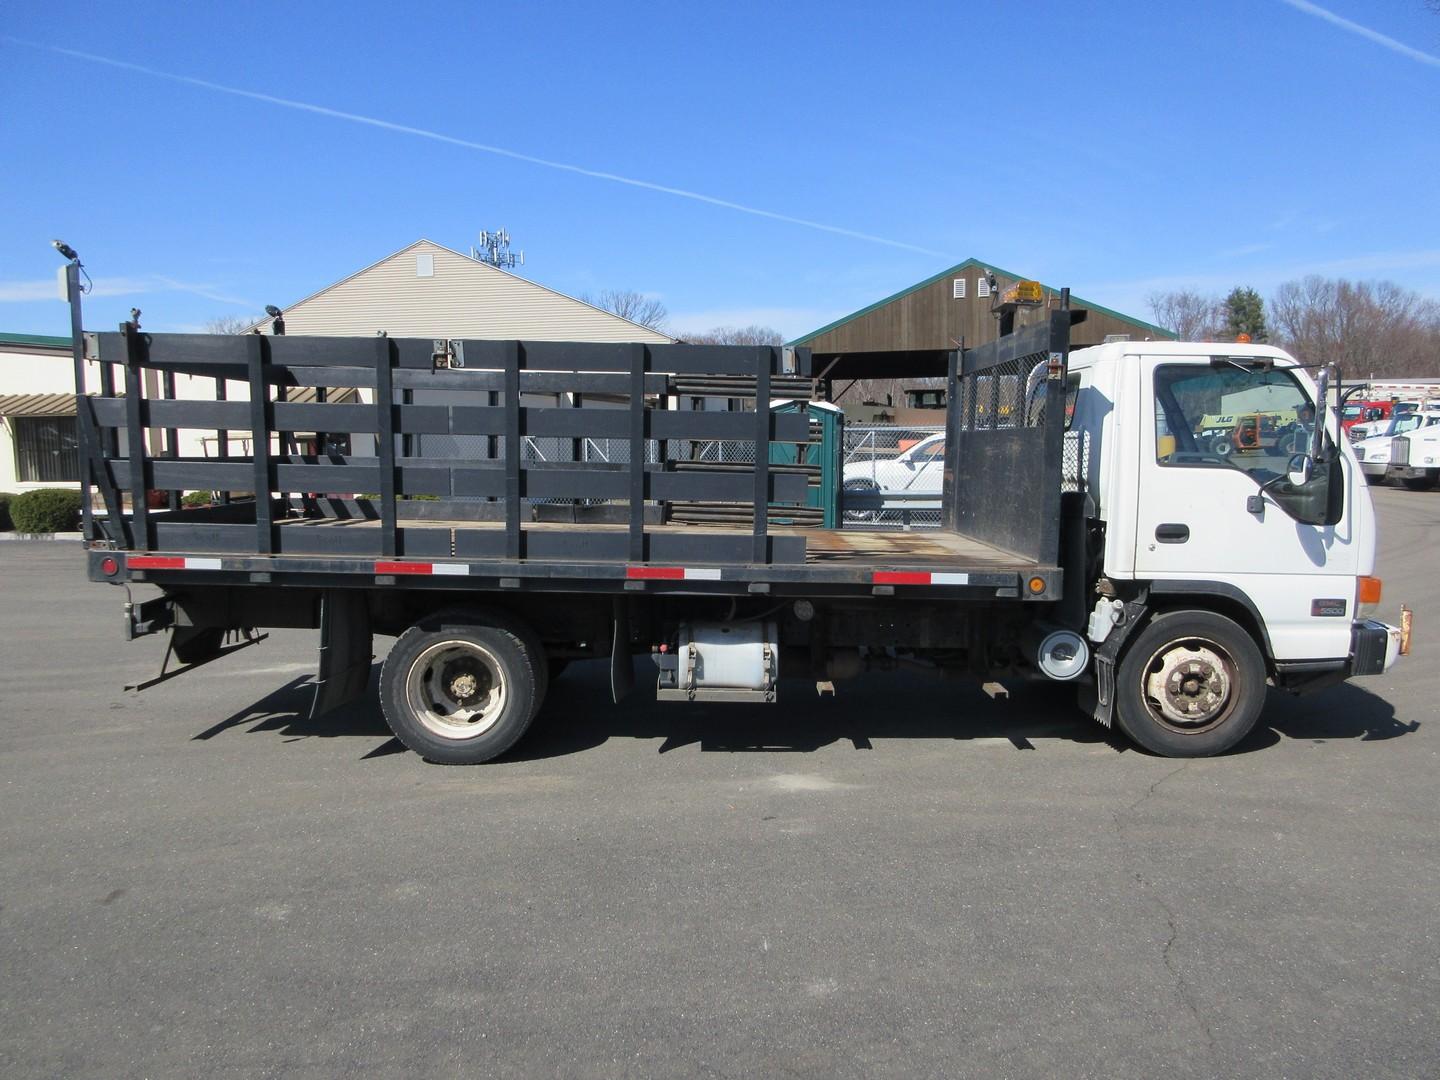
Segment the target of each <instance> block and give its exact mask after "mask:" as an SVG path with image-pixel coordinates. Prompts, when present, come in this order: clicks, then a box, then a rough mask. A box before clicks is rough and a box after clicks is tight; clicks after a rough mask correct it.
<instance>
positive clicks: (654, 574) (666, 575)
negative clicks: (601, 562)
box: [625, 566, 720, 581]
mask: <svg viewBox="0 0 1440 1080" xmlns="http://www.w3.org/2000/svg"><path fill="white" fill-rule="evenodd" d="M625 576H626V577H627V578H629V579H630V580H631V581H719V580H720V571H719V570H717V569H715V568H713V567H706V566H627V567H626V568H625Z"/></svg>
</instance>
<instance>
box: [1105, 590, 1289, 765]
mask: <svg viewBox="0 0 1440 1080" xmlns="http://www.w3.org/2000/svg"><path fill="white" fill-rule="evenodd" d="M1117 683H1118V685H1117V686H1116V697H1115V705H1116V709H1115V720H1116V723H1118V724H1119V726H1120V729H1121V730H1122V731H1123V732H1125V734H1126V735H1128V736H1129V737H1130V738H1131V739H1133V740H1134V741H1135V742H1137V743H1139V744H1140V745H1141V746H1143V747H1144V748H1145V749H1147V750H1151V751H1153V752H1154V753H1157V754H1163V755H1165V756H1166V757H1209V756H1210V755H1212V754H1219V753H1223V752H1224V751H1226V750H1228V749H1230V748H1231V747H1232V746H1234V745H1235V744H1236V743H1238V742H1239V741H1240V740H1241V739H1243V738H1244V737H1245V736H1246V735H1248V734H1250V729H1251V728H1253V727H1254V726H1255V721H1256V720H1257V719H1259V717H1260V710H1261V708H1262V707H1263V706H1264V704H1265V660H1264V658H1263V657H1262V656H1261V655H1260V650H1259V648H1258V647H1257V646H1256V644H1255V640H1254V639H1253V638H1252V637H1251V636H1250V635H1249V634H1248V633H1246V631H1245V630H1244V629H1243V628H1242V627H1241V626H1240V625H1239V624H1237V623H1236V622H1235V621H1234V620H1232V619H1227V618H1226V617H1225V616H1223V615H1217V614H1215V613H1214V612H1212V611H1171V612H1166V613H1164V614H1161V615H1157V616H1156V617H1155V618H1154V619H1152V620H1151V621H1150V625H1148V626H1147V627H1146V628H1145V629H1144V630H1142V631H1141V632H1140V635H1139V636H1138V637H1137V638H1136V639H1135V640H1134V641H1133V642H1131V644H1130V647H1129V649H1128V650H1127V652H1126V654H1125V658H1124V659H1123V660H1122V661H1121V662H1120V669H1119V671H1118V672H1117Z"/></svg>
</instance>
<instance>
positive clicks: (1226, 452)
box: [1210, 435, 1235, 457]
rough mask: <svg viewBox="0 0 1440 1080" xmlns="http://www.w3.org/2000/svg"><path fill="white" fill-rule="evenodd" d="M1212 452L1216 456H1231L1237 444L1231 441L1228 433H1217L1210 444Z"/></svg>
mask: <svg viewBox="0 0 1440 1080" xmlns="http://www.w3.org/2000/svg"><path fill="white" fill-rule="evenodd" d="M1210 452H1211V453H1212V454H1214V455H1215V456H1216V457H1229V456H1230V455H1231V454H1232V453H1234V452H1235V444H1234V443H1233V442H1231V441H1230V437H1229V436H1228V435H1217V436H1216V437H1215V441H1214V442H1213V443H1211V444H1210Z"/></svg>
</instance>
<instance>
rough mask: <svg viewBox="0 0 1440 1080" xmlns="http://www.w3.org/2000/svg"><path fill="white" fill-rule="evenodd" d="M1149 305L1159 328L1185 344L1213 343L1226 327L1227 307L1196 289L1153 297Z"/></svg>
mask: <svg viewBox="0 0 1440 1080" xmlns="http://www.w3.org/2000/svg"><path fill="white" fill-rule="evenodd" d="M1146 303H1147V304H1149V305H1150V313H1151V316H1152V317H1153V318H1154V320H1155V322H1156V325H1158V326H1163V327H1164V328H1165V329H1166V330H1169V331H1170V332H1171V333H1172V334H1174V335H1175V336H1176V337H1177V338H1179V339H1180V340H1181V341H1213V340H1215V339H1216V338H1217V337H1219V336H1220V333H1221V327H1223V326H1224V325H1225V305H1224V303H1223V302H1222V301H1221V300H1220V298H1219V297H1216V296H1203V295H1201V294H1200V293H1198V292H1195V291H1194V290H1192V289H1179V290H1177V291H1175V292H1163V293H1162V292H1157V293H1151V294H1150V295H1149V296H1148V297H1147V298H1146Z"/></svg>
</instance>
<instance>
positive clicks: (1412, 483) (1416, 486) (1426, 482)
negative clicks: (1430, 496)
mask: <svg viewBox="0 0 1440 1080" xmlns="http://www.w3.org/2000/svg"><path fill="white" fill-rule="evenodd" d="M1436 479H1437V474H1436V473H1434V472H1429V473H1426V474H1425V475H1424V476H1413V477H1410V478H1408V479H1405V480H1401V481H1400V482H1401V483H1402V484H1404V485H1405V486H1406V487H1407V488H1409V489H1410V490H1411V491H1429V490H1430V489H1431V488H1433V487H1434V486H1435V481H1436Z"/></svg>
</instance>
